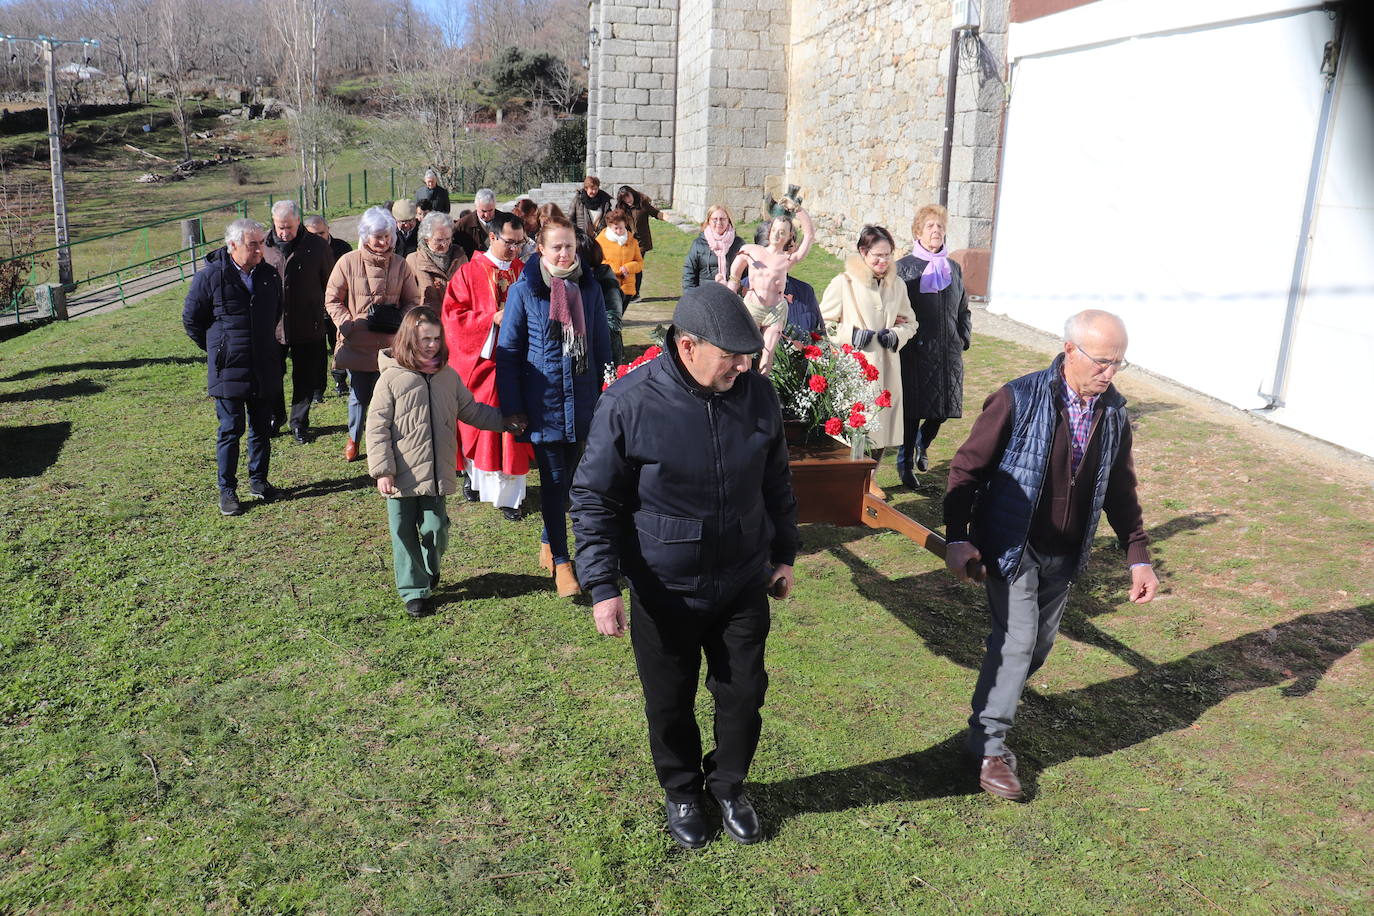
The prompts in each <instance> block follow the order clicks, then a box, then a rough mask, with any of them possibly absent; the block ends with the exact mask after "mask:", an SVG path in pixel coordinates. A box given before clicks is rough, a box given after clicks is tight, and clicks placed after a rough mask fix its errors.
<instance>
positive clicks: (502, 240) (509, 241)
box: [496, 235, 525, 248]
mask: <svg viewBox="0 0 1374 916" xmlns="http://www.w3.org/2000/svg"><path fill="white" fill-rule="evenodd" d="M496 241H498V242H500V243H501V244H502V245H509V246H510V247H512V248H518V247H519V246H521V245H523V244H525V240H524V239H508V238H506V237H505V236H504V235H498V236H497V237H496Z"/></svg>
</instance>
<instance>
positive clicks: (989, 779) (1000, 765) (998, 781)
mask: <svg viewBox="0 0 1374 916" xmlns="http://www.w3.org/2000/svg"><path fill="white" fill-rule="evenodd" d="M978 785H980V786H982V787H983V791H984V792H989V793H991V794H993V795H996V796H997V797H998V798H1005V799H1007V800H1008V801H1020V800H1021V780H1020V779H1017V778H1016V755H1015V754H1013V753H1011V751H1007V752H1005V753H1003V754H1001V755H1000V756H997V757H984V758H983V763H982V766H981V767H979V770H978Z"/></svg>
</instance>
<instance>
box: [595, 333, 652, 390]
mask: <svg viewBox="0 0 1374 916" xmlns="http://www.w3.org/2000/svg"><path fill="white" fill-rule="evenodd" d="M662 352H663V348H662V347H660V346H659V345H657V344H655V345H654V346H652V347H650V348H649V349H647V350H645V351H644V352H643V353H642V354H640V355H639V356H638V357H637V358H636V359H635V360H634V361H633V362H630V363H622V364H621V365H619V366H612V365H611V364H610V363H607V364H606V370H605V373H604V374H603V376H602V379H601V390H602V391H605V390H606V389H607V388H609V387H610V386H611V382H614V381H615V380H616V379H620V378H624V377H625V376H626V375H627V374H628V373H630V372H633V371H634V370H635V369H638V368H639V367H640V366H642V365H644V364H645V363H647V362H649V361H650V360H654V359H657V358H658V355H659V354H660V353H662Z"/></svg>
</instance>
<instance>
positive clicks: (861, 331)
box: [850, 328, 873, 350]
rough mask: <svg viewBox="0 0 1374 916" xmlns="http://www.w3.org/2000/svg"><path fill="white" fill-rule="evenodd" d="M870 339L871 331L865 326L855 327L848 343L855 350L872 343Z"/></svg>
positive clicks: (871, 338)
mask: <svg viewBox="0 0 1374 916" xmlns="http://www.w3.org/2000/svg"><path fill="white" fill-rule="evenodd" d="M872 341H873V332H872V331H870V330H868V329H867V328H855V329H854V334H853V339H852V340H850V343H851V344H852V345H853V346H854V349H855V350H862V349H863V348H864V347H866V346H868V345H869V344H870V343H872Z"/></svg>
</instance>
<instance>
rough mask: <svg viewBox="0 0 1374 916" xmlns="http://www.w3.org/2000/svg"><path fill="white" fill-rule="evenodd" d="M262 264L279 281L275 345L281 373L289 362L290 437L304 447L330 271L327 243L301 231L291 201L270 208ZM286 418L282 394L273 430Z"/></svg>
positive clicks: (317, 381) (319, 371) (316, 386)
mask: <svg viewBox="0 0 1374 916" xmlns="http://www.w3.org/2000/svg"><path fill="white" fill-rule="evenodd" d="M263 260H265V261H267V263H269V264H271V265H272V266H273V267H275V268H276V269H277V274H278V276H280V277H281V287H282V291H281V297H282V316H281V322H280V323H279V324H278V325H277V341H278V342H279V343H281V345H282V353H281V358H282V372H283V374H285V371H286V370H285V366H286V357H287V355H288V354H290V356H291V413H290V415H289V419H290V424H291V435H292V436H293V437H295V439H296V441H297V442H300V443H302V444H304V443H305V442H306V441H307V438H306V437H307V436H308V435H309V434H310V402H311V400H312V399H313V398H314V395H315V392H316V391H322V390H323V389H324V367H325V364H326V363H327V362H328V354H326V353H325V349H324V338H325V329H326V328H328V327H332V326H333V324H334V322H333V321H331V320H330V318H329V314H328V313H327V312H326V311H325V310H324V288H325V286H326V285H327V284H328V283H329V273H330V271H332V270H333V269H334V253H333V252H332V251H330V249H329V243H328V242H326V241H325V240H324V239H322V238H320V237H319V236H317V235H314V234H312V233H309V232H306V231H304V230H303V229H301V215H300V211H299V210H297V209H296V202H295V201H294V200H279V201H277V202H276V203H275V204H273V205H272V231H271V232H269V233H268V234H267V248H266V249H265V250H264V252H263ZM287 417H288V415H287V413H286V397H285V392H284V390H283V393H282V394H280V395H278V396H277V403H276V410H275V411H274V416H273V420H274V421H275V422H274V425H275V426H276V427H277V428H280V426H281V424H282V422H283V421H284V420H286V419H287Z"/></svg>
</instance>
